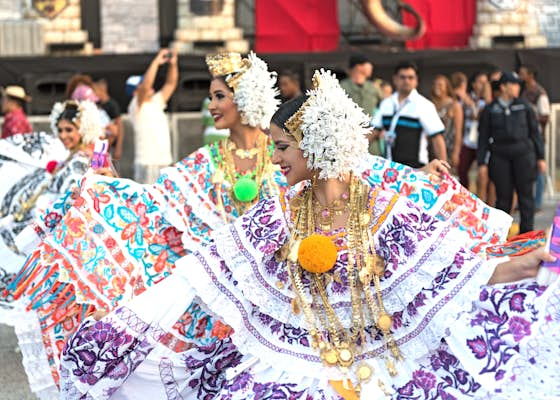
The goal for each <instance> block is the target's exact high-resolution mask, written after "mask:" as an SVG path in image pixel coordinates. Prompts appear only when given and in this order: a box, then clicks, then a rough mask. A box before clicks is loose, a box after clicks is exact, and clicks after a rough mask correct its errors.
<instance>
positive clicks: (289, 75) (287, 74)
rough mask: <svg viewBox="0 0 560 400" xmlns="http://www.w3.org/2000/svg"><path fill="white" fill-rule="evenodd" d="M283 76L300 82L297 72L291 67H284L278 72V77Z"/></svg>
mask: <svg viewBox="0 0 560 400" xmlns="http://www.w3.org/2000/svg"><path fill="white" fill-rule="evenodd" d="M283 76H285V77H286V78H288V79H290V80H292V81H293V82H295V83H297V84H298V85H299V83H300V80H299V79H300V78H299V74H298V73H297V72H294V71H292V70H291V69H285V70H284V71H282V72H280V74H279V75H278V78H282V77H283Z"/></svg>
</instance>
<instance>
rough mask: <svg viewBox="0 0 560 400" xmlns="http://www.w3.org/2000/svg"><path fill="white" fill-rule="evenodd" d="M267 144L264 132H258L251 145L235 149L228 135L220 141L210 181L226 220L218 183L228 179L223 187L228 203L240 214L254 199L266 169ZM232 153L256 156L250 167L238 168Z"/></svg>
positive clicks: (267, 162)
mask: <svg viewBox="0 0 560 400" xmlns="http://www.w3.org/2000/svg"><path fill="white" fill-rule="evenodd" d="M268 147H269V146H268V138H267V137H266V136H265V135H259V138H258V139H257V143H255V147H253V148H251V149H247V150H246V149H238V148H237V146H236V145H235V143H234V142H232V141H231V140H230V139H229V138H225V139H223V140H222V141H221V142H220V145H219V149H218V154H217V157H216V158H217V163H216V172H215V173H214V176H213V178H212V183H213V184H214V185H216V189H217V201H218V208H219V210H220V212H221V214H222V218H223V219H224V221H227V213H226V212H225V209H224V204H223V199H222V196H221V191H222V183H223V182H224V181H228V182H229V185H228V186H227V188H226V190H227V193H228V195H229V198H230V199H231V203H232V206H233V207H235V209H236V211H237V214H238V215H243V214H244V213H245V212H246V211H247V210H248V209H249V208H251V207H252V206H253V205H254V204H255V202H256V201H258V199H259V191H260V189H261V186H262V184H263V181H264V179H265V175H267V174H268V171H269V170H270V165H271V162H270V152H269V148H268ZM234 155H235V156H237V157H239V158H240V159H242V160H245V159H254V158H256V161H255V166H254V168H253V169H250V170H246V171H242V172H239V171H238V170H237V168H236V165H235V159H234Z"/></svg>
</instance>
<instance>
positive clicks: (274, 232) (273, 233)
mask: <svg viewBox="0 0 560 400" xmlns="http://www.w3.org/2000/svg"><path fill="white" fill-rule="evenodd" d="M275 207H276V202H275V200H274V198H269V199H264V200H261V201H260V202H259V204H258V205H257V206H255V207H253V208H252V209H251V210H250V211H249V212H248V213H247V214H245V215H244V216H243V217H241V219H242V220H241V228H242V230H243V231H244V232H245V235H246V237H247V239H248V240H249V241H250V242H251V243H255V244H256V245H257V250H259V251H260V252H262V253H263V254H264V255H265V256H267V255H272V254H273V253H274V252H275V251H277V250H278V249H279V248H280V247H281V246H282V244H284V242H285V241H286V239H287V231H286V229H285V224H283V221H282V220H281V219H273V218H272V216H273V214H274V210H275Z"/></svg>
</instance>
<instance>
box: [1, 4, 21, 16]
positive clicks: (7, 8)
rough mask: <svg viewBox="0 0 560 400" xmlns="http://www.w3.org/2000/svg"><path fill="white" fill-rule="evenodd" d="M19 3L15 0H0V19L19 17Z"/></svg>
mask: <svg viewBox="0 0 560 400" xmlns="http://www.w3.org/2000/svg"><path fill="white" fill-rule="evenodd" d="M20 18H21V4H20V2H19V1H17V0H0V20H3V19H20Z"/></svg>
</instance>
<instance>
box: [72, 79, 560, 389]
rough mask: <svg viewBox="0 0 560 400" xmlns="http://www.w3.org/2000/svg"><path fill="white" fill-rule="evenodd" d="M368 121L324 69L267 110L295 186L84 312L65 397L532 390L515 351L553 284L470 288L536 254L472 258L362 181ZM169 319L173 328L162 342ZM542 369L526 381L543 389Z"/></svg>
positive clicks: (518, 273)
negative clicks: (126, 293) (115, 300)
mask: <svg viewBox="0 0 560 400" xmlns="http://www.w3.org/2000/svg"><path fill="white" fill-rule="evenodd" d="M366 118H367V117H366V116H365V115H364V114H363V113H362V112H361V110H359V108H358V107H357V106H356V105H355V104H354V103H352V102H351V101H350V100H349V99H348V97H347V96H346V95H345V93H344V91H343V90H342V89H341V88H340V86H339V85H338V82H337V81H336V79H335V78H334V76H333V75H331V74H329V73H326V72H321V73H318V74H317V75H316V86H315V89H314V90H313V91H311V92H310V94H309V97H303V98H299V99H297V100H294V101H292V102H290V103H286V104H285V105H283V106H282V107H281V108H280V110H279V111H278V112H277V113H276V114H275V116H274V117H273V125H272V126H271V135H272V137H273V139H274V141H275V145H276V149H275V153H274V156H273V161H274V162H275V163H276V164H278V165H280V167H281V169H282V171H283V172H284V174H285V175H286V178H287V181H288V183H289V184H290V185H292V186H294V185H297V184H299V183H300V182H302V181H308V182H310V183H309V184H307V185H305V186H304V187H303V189H301V190H297V189H296V190H292V191H290V192H288V193H287V194H286V195H281V196H280V197H273V198H268V199H264V200H262V201H261V202H259V203H258V204H257V205H256V206H255V207H253V208H252V209H251V210H250V211H249V212H248V213H246V214H245V215H244V216H242V217H240V218H239V219H238V220H237V221H236V222H234V223H233V224H232V225H229V226H225V227H223V228H221V229H218V230H217V231H215V232H214V233H213V235H212V236H213V241H212V243H210V244H208V245H206V246H202V247H200V248H199V249H198V250H197V251H195V252H193V253H192V254H191V255H189V256H187V257H184V258H182V259H181V260H179V261H178V262H177V268H176V270H175V272H174V274H173V275H172V276H171V277H169V278H167V279H166V280H164V281H163V282H161V283H160V284H158V285H155V286H154V287H153V288H150V290H149V291H148V292H146V293H144V294H143V295H141V296H138V297H137V298H135V299H134V300H133V301H132V302H130V303H129V304H126V305H124V306H121V307H118V308H117V309H116V310H115V311H113V312H112V313H111V314H109V315H107V316H106V317H104V318H102V319H101V320H100V321H95V320H94V319H93V318H90V319H87V320H86V321H84V323H83V324H82V325H81V327H80V328H79V329H78V331H77V332H76V333H75V334H74V335H72V337H71V338H70V339H69V341H68V344H67V346H66V349H65V350H64V352H63V356H62V361H61V363H62V367H61V373H62V377H63V381H62V385H61V389H62V392H63V398H69V399H70V398H72V399H75V398H90V397H92V398H109V397H111V398H115V399H119V398H138V396H140V395H142V396H145V397H153V398H165V396H167V398H193V399H194V398H207V399H214V398H227V399H236V398H239V399H250V398H281V397H284V398H288V397H291V398H313V399H325V398H329V399H340V398H345V399H357V398H363V399H369V398H383V397H387V398H418V397H423V398H436V397H440V398H441V397H445V396H448V397H449V396H455V397H472V396H474V395H478V394H481V395H482V394H484V393H492V392H499V391H500V390H502V391H503V390H513V389H514V388H515V390H517V389H520V390H523V391H525V393H528V394H531V390H533V389H535V388H536V389H538V390H540V389H541V387H540V386H539V387H531V385H530V382H531V381H530V380H528V378H529V377H531V378H534V375H533V374H534V373H535V371H534V370H533V369H532V365H531V363H532V362H535V361H534V360H532V361H531V360H530V358H529V357H528V356H527V351H529V350H534V343H533V342H531V341H534V340H541V339H543V337H546V336H545V335H542V334H541V332H543V331H544V332H546V331H547V330H549V329H551V328H553V327H554V325H555V324H556V322H555V320H554V318H553V317H552V316H553V314H551V311H553V306H554V304H555V299H557V294H556V292H557V291H558V289H557V288H556V286H557V285H553V286H551V287H550V288H548V289H547V290H546V291H545V289H544V288H542V287H538V286H537V285H535V284H532V283H524V284H514V285H506V286H497V287H492V286H483V287H482V289H481V285H485V284H486V283H491V284H496V285H500V284H501V283H502V282H509V281H515V280H518V279H523V278H529V277H532V276H534V275H535V274H536V270H537V266H538V262H539V261H540V260H541V259H546V260H548V261H550V260H552V258H551V257H550V256H549V255H548V254H546V253H544V252H543V251H542V250H539V251H536V252H532V253H530V254H527V255H524V256H521V257H520V258H517V259H514V260H511V261H508V260H495V261H487V262H483V261H482V260H481V259H480V258H479V257H477V256H476V255H475V254H473V253H472V252H470V251H469V250H467V249H466V248H465V247H464V246H462V244H465V243H467V236H466V235H465V234H464V232H462V231H460V230H458V229H455V228H453V226H452V225H451V224H449V223H448V222H438V221H436V220H435V219H434V218H432V217H431V216H430V215H428V214H427V213H425V212H423V211H422V210H421V209H419V208H418V207H416V206H415V205H414V204H412V203H411V202H410V201H409V200H407V199H406V198H404V197H401V196H399V195H397V194H396V193H395V192H389V191H385V190H383V189H381V188H380V187H379V186H373V187H372V186H370V185H369V184H367V182H365V181H364V180H363V179H361V174H360V167H359V165H358V164H359V163H358V160H360V159H361V158H362V157H363V156H365V154H366V152H367V140H366V139H365V137H366V134H367V130H366V129H364V128H363V127H364V126H365V124H367V119H366ZM185 308H186V309H187V310H188V313H185V312H184V311H185ZM471 308H472V309H473V311H470V312H469V311H466V310H471ZM496 313H497V315H499V316H500V317H499V318H494V315H495V314H496ZM549 317H552V318H549ZM209 323H211V327H209V326H208V325H209ZM178 325H179V326H180V327H181V329H182V331H183V332H187V333H188V334H187V335H183V336H179V335H177V334H175V333H174V329H175V328H176V327H177V326H178ZM207 328H208V329H207ZM531 332H532V333H531ZM550 338H551V339H554V336H550ZM521 341H523V343H520V342H521ZM526 341H529V342H531V343H528V342H526ZM539 343H544V344H545V346H543V347H544V348H542V351H543V354H542V357H543V359H542V361H543V362H545V363H546V362H548V361H551V360H555V359H557V353H558V350H557V347H556V349H555V353H552V354H551V355H550V356H547V354H546V350H550V349H554V347H553V346H554V345H556V346H557V343H555V342H554V341H553V340H550V341H540V342H539ZM525 344H528V345H529V344H530V345H531V346H532V347H531V348H528V347H526V346H525ZM538 350H540V349H538ZM506 356H507V357H506ZM496 360H498V361H496ZM524 361H527V362H524ZM538 363H540V360H539V362H538ZM516 368H521V369H522V370H523V372H524V373H525V374H526V375H517V376H515V374H516V371H517V370H516ZM556 371H557V369H554V371H550V372H548V373H547V374H546V376H544V375H543V376H541V377H540V378H542V379H546V381H547V383H549V382H550V383H551V384H552V385H553V386H549V387H550V388H553V390H557V389H558V383H557V378H558V376H557V372H556ZM538 373H540V371H538ZM514 379H517V381H516V382H514V383H515V384H511V382H512V381H513V380H514ZM506 382H507V383H508V385H507V387H505V386H506V385H504V383H506ZM555 393H556V392H555Z"/></svg>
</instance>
